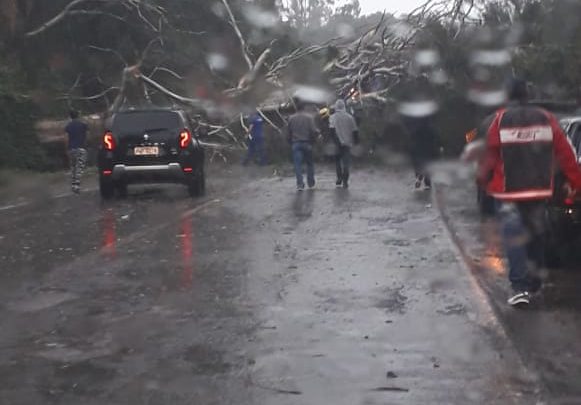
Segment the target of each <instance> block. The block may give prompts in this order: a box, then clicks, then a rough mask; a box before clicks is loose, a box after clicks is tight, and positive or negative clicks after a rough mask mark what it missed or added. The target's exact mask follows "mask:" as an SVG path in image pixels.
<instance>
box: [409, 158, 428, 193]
mask: <svg viewBox="0 0 581 405" xmlns="http://www.w3.org/2000/svg"><path fill="white" fill-rule="evenodd" d="M428 162H429V160H428V159H425V158H422V157H419V156H413V157H412V163H413V165H414V171H415V173H416V182H420V183H421V182H422V181H423V182H424V184H425V185H426V186H428V187H431V186H432V179H431V177H430V173H429V172H428V170H427V169H426V167H427V165H428Z"/></svg>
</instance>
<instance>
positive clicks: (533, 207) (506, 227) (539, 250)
mask: <svg viewBox="0 0 581 405" xmlns="http://www.w3.org/2000/svg"><path fill="white" fill-rule="evenodd" d="M496 211H497V215H498V218H499V220H500V225H501V233H502V245H503V247H504V251H505V254H506V258H507V259H508V266H509V272H508V278H509V280H510V283H511V285H512V288H513V290H514V291H515V292H523V291H528V292H534V291H535V290H538V289H539V288H540V285H541V280H540V278H539V277H538V276H536V275H535V274H534V273H533V272H532V269H531V268H530V267H531V264H533V265H534V266H536V267H537V268H539V269H540V268H542V267H544V245H545V241H544V238H545V233H546V222H545V203H544V202H543V201H531V202H518V203H509V202H503V201H496Z"/></svg>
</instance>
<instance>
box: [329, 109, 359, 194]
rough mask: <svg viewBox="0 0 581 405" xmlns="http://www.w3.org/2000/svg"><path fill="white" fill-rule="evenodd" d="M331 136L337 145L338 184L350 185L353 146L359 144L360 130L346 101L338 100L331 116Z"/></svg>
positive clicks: (345, 186)
mask: <svg viewBox="0 0 581 405" xmlns="http://www.w3.org/2000/svg"><path fill="white" fill-rule="evenodd" d="M329 130H330V131H331V137H332V138H333V140H334V141H335V144H336V145H337V154H336V155H335V166H336V169H337V182H336V183H335V184H336V185H337V186H341V185H342V186H343V187H344V188H348V187H349V170H350V166H351V148H352V147H353V145H357V144H359V130H358V128H357V123H356V122H355V118H353V116H352V115H351V114H349V113H348V112H347V111H346V108H345V102H344V101H343V100H337V102H336V103H335V112H334V113H333V114H332V115H331V117H330V118H329Z"/></svg>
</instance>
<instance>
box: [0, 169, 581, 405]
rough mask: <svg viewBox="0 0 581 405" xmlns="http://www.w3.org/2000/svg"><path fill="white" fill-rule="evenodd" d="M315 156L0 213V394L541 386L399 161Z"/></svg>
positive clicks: (240, 396) (336, 398)
mask: <svg viewBox="0 0 581 405" xmlns="http://www.w3.org/2000/svg"><path fill="white" fill-rule="evenodd" d="M321 171H322V174H320V175H319V178H318V179H319V183H318V186H317V189H316V190H314V191H305V192H302V193H298V192H296V191H295V190H294V185H293V179H292V178H290V177H278V176H273V175H272V173H271V170H269V169H265V170H264V171H260V170H254V169H251V170H250V173H249V172H248V171H246V170H242V169H241V168H232V169H231V170H225V169H223V168H222V169H220V170H219V173H217V174H215V175H212V174H211V173H212V170H209V173H210V175H209V192H208V195H207V196H206V197H205V198H203V199H199V200H191V199H189V198H188V197H187V195H186V192H185V190H184V189H182V188H181V187H174V186H159V187H157V186H152V187H137V188H135V189H133V190H132V191H130V196H129V197H128V198H127V199H124V200H118V201H113V202H111V203H107V204H102V203H101V202H100V201H99V198H98V197H97V194H96V192H95V191H90V192H86V193H84V194H83V195H81V196H80V197H74V196H65V197H63V198H57V199H53V198H42V199H38V200H37V201H35V202H34V203H33V204H30V205H25V206H22V207H17V208H14V209H10V210H4V211H1V212H0V247H1V251H0V269H1V271H0V297H2V299H1V301H0V404H11V405H13V404H14V405H21V404H22V405H25V404H26V405H36V404H59V405H60V404H89V405H92V404H204V405H208V404H238V405H244V404H275V405H278V404H281V405H282V404H345V405H353V404H365V405H374V404H399V403H401V404H434V403H438V404H467V403H475V404H481V403H498V404H521V403H523V404H530V403H545V402H542V401H546V397H545V393H544V392H543V385H542V384H541V383H540V382H539V380H538V379H537V373H536V370H532V369H531V367H528V366H527V364H526V362H525V363H523V362H522V361H521V357H520V356H519V351H517V350H515V347H514V344H513V343H512V342H511V341H510V340H509V339H507V336H506V335H505V329H504V328H502V327H501V325H500V324H499V323H498V322H497V320H496V319H497V318H496V317H495V316H494V314H493V312H492V311H491V309H490V306H489V304H488V301H487V300H486V298H485V297H484V296H483V295H481V294H479V289H478V288H475V286H474V283H473V279H472V278H471V276H470V273H469V272H468V271H467V270H466V268H465V267H464V265H463V264H462V262H461V261H460V260H459V259H458V255H457V253H456V250H455V247H454V246H453V244H452V243H451V242H450V240H449V238H448V235H447V233H446V230H445V228H444V226H443V224H442V222H441V220H440V217H439V213H438V211H437V210H436V209H435V208H433V207H432V206H431V196H430V194H429V193H427V192H422V193H413V192H412V191H411V187H410V184H411V174H410V173H409V172H408V171H407V170H397V169H393V168H392V169H388V168H379V167H378V168H371V169H366V170H365V171H362V170H361V171H359V172H358V173H356V174H355V175H354V178H353V183H352V187H351V188H350V189H349V190H343V189H335V187H334V179H333V177H332V174H331V173H332V172H331V171H330V170H321ZM240 179H242V180H240ZM531 316H535V315H531ZM515 322H517V321H515ZM577 336H579V335H577ZM572 349H573V348H572ZM575 350H576V349H575ZM572 361H573V360H572ZM555 364H556V363H555Z"/></svg>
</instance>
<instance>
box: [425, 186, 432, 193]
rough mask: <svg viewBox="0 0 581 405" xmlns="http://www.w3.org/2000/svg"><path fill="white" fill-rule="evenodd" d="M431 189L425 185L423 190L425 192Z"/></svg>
mask: <svg viewBox="0 0 581 405" xmlns="http://www.w3.org/2000/svg"><path fill="white" fill-rule="evenodd" d="M431 189H432V186H429V185H427V184H426V185H425V186H424V190H426V191H429V190H431Z"/></svg>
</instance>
